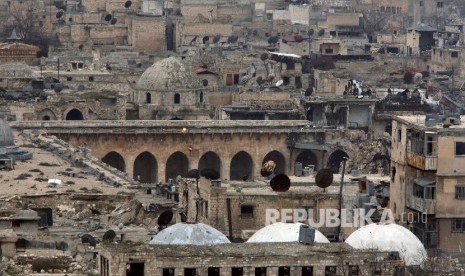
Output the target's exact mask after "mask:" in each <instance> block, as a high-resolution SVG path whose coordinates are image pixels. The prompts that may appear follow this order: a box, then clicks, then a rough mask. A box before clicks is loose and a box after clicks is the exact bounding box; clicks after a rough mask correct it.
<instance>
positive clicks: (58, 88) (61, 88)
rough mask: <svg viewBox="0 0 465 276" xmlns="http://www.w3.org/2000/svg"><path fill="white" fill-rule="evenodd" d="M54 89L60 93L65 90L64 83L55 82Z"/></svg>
mask: <svg viewBox="0 0 465 276" xmlns="http://www.w3.org/2000/svg"><path fill="white" fill-rule="evenodd" d="M53 90H54V91H55V92H57V93H58V92H61V90H63V84H61V83H57V84H55V86H54V87H53Z"/></svg>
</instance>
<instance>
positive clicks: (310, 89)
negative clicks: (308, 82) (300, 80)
mask: <svg viewBox="0 0 465 276" xmlns="http://www.w3.org/2000/svg"><path fill="white" fill-rule="evenodd" d="M313 90H314V89H313V87H308V88H307V89H306V90H305V96H310V95H312V94H313Z"/></svg>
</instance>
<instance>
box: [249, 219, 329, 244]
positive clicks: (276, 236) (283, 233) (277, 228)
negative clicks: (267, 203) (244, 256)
mask: <svg viewBox="0 0 465 276" xmlns="http://www.w3.org/2000/svg"><path fill="white" fill-rule="evenodd" d="M300 225H302V223H284V222H277V223H273V224H270V225H267V226H265V227H263V228H262V229H260V230H258V231H257V232H255V234H253V235H252V237H250V238H249V239H248V240H247V242H298V241H299V230H300ZM315 242H316V243H329V240H328V239H327V238H326V237H325V236H324V235H323V234H321V232H320V231H318V230H315Z"/></svg>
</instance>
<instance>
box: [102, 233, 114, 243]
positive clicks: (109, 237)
mask: <svg viewBox="0 0 465 276" xmlns="http://www.w3.org/2000/svg"><path fill="white" fill-rule="evenodd" d="M115 238H116V233H115V231H113V230H108V231H107V232H105V234H103V238H102V240H103V242H104V243H108V242H113V240H114V239H115Z"/></svg>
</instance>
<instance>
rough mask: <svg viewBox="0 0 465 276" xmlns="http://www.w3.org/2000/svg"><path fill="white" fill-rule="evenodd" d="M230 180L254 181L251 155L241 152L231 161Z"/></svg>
mask: <svg viewBox="0 0 465 276" xmlns="http://www.w3.org/2000/svg"><path fill="white" fill-rule="evenodd" d="M229 179H230V180H250V179H253V160H252V157H251V156H250V154H248V153H247V152H245V151H240V152H238V153H236V155H234V157H233V158H232V160H231V168H230V170H229Z"/></svg>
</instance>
